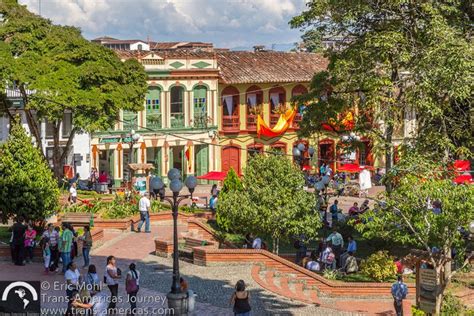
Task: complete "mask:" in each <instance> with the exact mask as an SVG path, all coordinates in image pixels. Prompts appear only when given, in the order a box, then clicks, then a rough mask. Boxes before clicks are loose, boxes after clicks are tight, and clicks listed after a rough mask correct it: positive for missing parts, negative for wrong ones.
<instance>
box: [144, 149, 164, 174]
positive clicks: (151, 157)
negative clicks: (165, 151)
mask: <svg viewBox="0 0 474 316" xmlns="http://www.w3.org/2000/svg"><path fill="white" fill-rule="evenodd" d="M146 162H147V163H151V164H153V166H154V167H155V169H153V170H152V173H153V174H154V175H157V176H159V177H161V176H162V174H161V147H147V149H146Z"/></svg>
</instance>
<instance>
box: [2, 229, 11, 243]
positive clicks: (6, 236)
mask: <svg viewBox="0 0 474 316" xmlns="http://www.w3.org/2000/svg"><path fill="white" fill-rule="evenodd" d="M11 235H12V232H11V230H10V227H8V226H0V241H1V242H3V243H6V244H8V243H9V242H10V237H11Z"/></svg>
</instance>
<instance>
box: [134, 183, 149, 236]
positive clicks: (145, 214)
mask: <svg viewBox="0 0 474 316" xmlns="http://www.w3.org/2000/svg"><path fill="white" fill-rule="evenodd" d="M149 196H150V194H149V193H148V192H145V194H144V195H143V196H142V198H141V199H140V201H139V202H138V209H139V210H140V222H138V227H137V232H140V231H141V229H142V226H143V223H145V233H150V209H151V203H150V199H149Z"/></svg>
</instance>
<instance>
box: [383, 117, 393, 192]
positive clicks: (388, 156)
mask: <svg viewBox="0 0 474 316" xmlns="http://www.w3.org/2000/svg"><path fill="white" fill-rule="evenodd" d="M392 140H393V123H392V122H388V123H387V127H386V130H385V143H386V148H385V172H386V173H388V172H389V171H390V170H391V169H392V167H393V144H392ZM385 189H386V190H387V193H389V194H390V192H391V191H392V183H391V182H390V181H387V182H386V184H385Z"/></svg>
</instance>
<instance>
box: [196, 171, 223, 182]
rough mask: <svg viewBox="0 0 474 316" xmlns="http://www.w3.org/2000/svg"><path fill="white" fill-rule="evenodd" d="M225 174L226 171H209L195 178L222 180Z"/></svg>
mask: <svg viewBox="0 0 474 316" xmlns="http://www.w3.org/2000/svg"><path fill="white" fill-rule="evenodd" d="M226 176H227V172H222V171H210V172H208V173H206V174H203V175H201V176H199V177H196V178H198V179H201V180H211V181H224V179H225V177H226Z"/></svg>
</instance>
